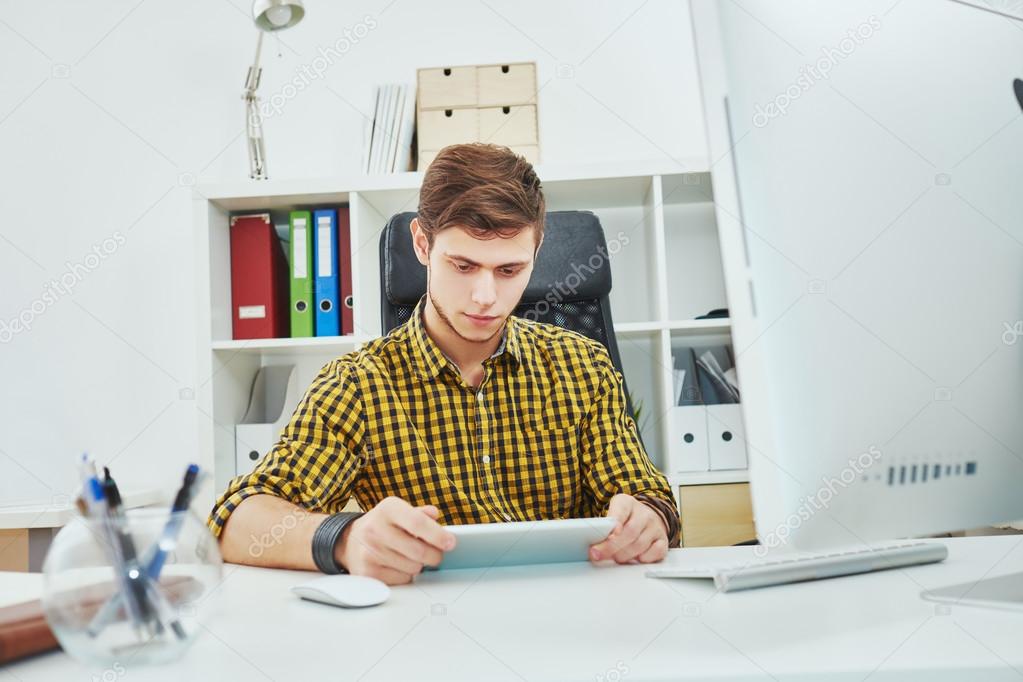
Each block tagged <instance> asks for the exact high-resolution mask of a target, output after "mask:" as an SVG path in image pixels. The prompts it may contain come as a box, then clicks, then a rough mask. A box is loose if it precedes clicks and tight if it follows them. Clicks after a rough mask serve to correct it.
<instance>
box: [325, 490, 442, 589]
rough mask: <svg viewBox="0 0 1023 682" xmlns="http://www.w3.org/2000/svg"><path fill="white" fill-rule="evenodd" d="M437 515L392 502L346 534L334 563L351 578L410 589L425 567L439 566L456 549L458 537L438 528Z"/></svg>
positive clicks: (351, 526)
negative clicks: (342, 568) (373, 579)
mask: <svg viewBox="0 0 1023 682" xmlns="http://www.w3.org/2000/svg"><path fill="white" fill-rule="evenodd" d="M439 515H440V512H439V510H438V509H437V507H435V506H433V505H432V504H428V505H424V506H422V507H413V506H412V505H410V504H409V503H408V502H406V501H405V500H403V499H401V498H399V497H388V498H386V499H384V500H381V502H380V503H379V504H377V505H376V506H375V507H373V508H372V509H370V510H369V511H368V512H366V513H365V514H364V515H363V516H360V517H359V518H358V519H356V520H355V521H352V522H351V523H350V524H349V525H348V527H347V528H345V530H344V532H343V533H342V534H341V539H340V540H339V541H338V543H337V547H335V548H334V557H335V558H336V559H337V560H338V562H340V564H341V565H342V566H344V567H345V568H346V569H347V570H348V572H349V573H351V574H353V575H365V576H369V577H371V578H377V579H378V580H382V581H384V582H385V583H387V584H388V585H403V584H405V583H410V582H412V579H413V577H414V576H416V575H417V574H418V573H419V572H420V571H422V570H423V566H424V565H429V566H436V565H437V564H439V563H440V562H441V559H442V558H443V556H444V552H445V551H447V550H450V549H454V547H455V536H454V534H452V533H451V532H449V531H446V530H444V527H443V526H441V525H440V524H439V523H437V517H438V516H439Z"/></svg>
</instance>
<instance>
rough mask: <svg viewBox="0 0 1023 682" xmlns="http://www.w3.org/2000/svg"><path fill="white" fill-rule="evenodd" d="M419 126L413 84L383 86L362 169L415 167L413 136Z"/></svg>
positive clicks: (387, 170)
mask: <svg viewBox="0 0 1023 682" xmlns="http://www.w3.org/2000/svg"><path fill="white" fill-rule="evenodd" d="M415 125H416V93H415V87H414V86H412V85H381V86H379V87H378V88H377V92H376V105H375V106H374V108H373V121H372V124H371V125H370V126H368V129H367V131H366V135H365V142H364V145H363V153H362V157H363V170H364V171H365V172H366V173H368V174H380V173H403V172H405V171H408V170H411V169H412V136H413V132H414V131H415Z"/></svg>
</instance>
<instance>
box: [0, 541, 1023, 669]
mask: <svg viewBox="0 0 1023 682" xmlns="http://www.w3.org/2000/svg"><path fill="white" fill-rule="evenodd" d="M942 542H946V543H947V544H948V546H949V549H950V555H949V558H948V559H947V560H946V561H945V562H944V563H942V564H934V565H930V566H920V567H914V568H911V569H906V570H895V571H888V572H884V573H875V574H871V575H861V576H854V577H848V578H840V579H835V580H828V581H821V582H815V583H804V584H801V585H787V586H782V587H772V588H768V589H763V590H754V591H749V592H738V593H731V594H720V593H718V594H716V593H715V591H714V587H713V585H712V584H711V583H710V582H709V581H699V580H675V581H665V580H654V579H651V578H646V577H644V576H643V572H644V571H645V570H646V567H644V566H638V565H637V566H615V565H613V564H611V565H606V566H590V565H588V564H584V563H581V564H562V565H553V566H534V567H511V568H498V569H491V570H489V571H483V570H476V569H467V570H461V571H449V572H441V573H428V574H424V575H422V576H420V577H418V578H417V579H416V584H415V585H411V586H404V587H399V588H395V589H394V591H393V593H392V595H391V599H390V600H389V601H388V602H387V603H385V604H383V605H382V606H378V607H373V608H369V609H364V610H358V611H349V610H341V609H336V608H333V607H329V606H324V605H320V604H315V603H312V602H305V601H301V600H299V599H298V598H296V597H294V596H293V595H292V594H291V593H290V592H289V591H288V587H289V586H291V585H292V584H295V583H296V582H299V581H302V580H306V579H309V578H311V577H314V576H313V574H310V573H303V572H294V571H273V570H265V569H254V568H248V567H240V566H233V565H227V566H225V573H224V581H223V583H222V585H221V587H220V588H219V589H218V590H217V591H216V592H215V593H214V594H213V596H211V597H210V598H209V600H208V601H209V604H208V606H209V607H210V608H211V609H214V608H216V609H219V610H220V613H219V614H212V613H210V614H207V613H205V607H204V609H202V611H203V612H202V613H201V615H200V620H201V622H203V623H204V626H205V627H206V628H207V631H206V632H203V633H202V634H201V636H200V638H199V639H198V641H196V643H195V645H194V647H193V648H192V649H191V650H190V651H189V652H188V654H187V655H186V657H185V658H184V659H183V660H182V661H181V662H179V663H176V664H174V665H172V666H168V667H165V668H146V667H143V666H139V665H132V663H131V661H124V662H123V663H122V664H123V666H124V675H125V679H126V680H167V681H174V682H179V681H180V680H182V679H187V680H191V679H195V680H221V679H224V680H227V679H230V680H239V679H256V680H267V679H271V680H278V681H283V680H298V679H309V680H316V681H319V680H328V679H329V680H367V681H372V680H400V681H402V682H404V681H406V680H427V679H431V680H432V679H437V680H472V681H473V682H478V681H479V680H522V679H525V680H541V679H542V680H549V679H560V680H567V679H573V680H589V681H592V680H598V681H601V680H605V681H608V682H613V681H618V680H620V681H621V682H634V681H638V680H649V679H658V680H662V679H713V680H718V681H722V680H771V679H774V680H800V681H807V680H818V679H822V678H827V679H841V680H857V681H859V680H863V679H865V678H867V677H868V676H869V679H870V680H900V681H904V680H931V681H933V680H982V681H984V682H992V681H999V680H1016V681H1018V680H1019V679H1020V677H1021V676H1023V646H1021V644H1020V638H1021V636H1023V613H1020V612H1010V611H995V610H987V609H978V608H973V607H966V606H952V607H950V608H946V607H939V605H937V604H934V603H932V602H927V601H923V600H922V599H920V597H919V596H918V595H919V592H920V590H921V588H932V587H939V586H944V585H949V584H954V583H960V582H966V581H969V580H976V579H978V578H980V577H982V576H984V575H988V576H996V575H1004V574H1006V573H1011V572H1016V571H1021V570H1023V536H1001V537H986V538H957V539H951V540H943V541H942ZM751 551H752V548H749V547H729V548H720V549H708V550H693V549H688V550H672V551H671V552H670V554H669V558H668V561H670V562H672V563H676V562H683V561H685V560H686V556H697V554H696V553H700V552H712V553H715V554H719V555H720V556H723V557H727V558H729V559H737V560H738V559H742V558H744V557H746V556H748V555H749V554H750V552H751ZM8 581H10V582H8ZM13 584H14V581H13V579H12V578H11V576H10V575H9V574H7V575H4V576H2V577H0V594H3V593H4V592H9V591H10V588H4V587H3V586H4V585H8V586H10V585H13ZM1013 666H1014V667H1015V669H1014V668H1013ZM6 672H9V673H11V674H12V677H11V679H16V680H21V681H24V682H34V681H36V680H47V681H49V680H58V679H59V680H69V679H90V678H91V679H107V678H105V677H103V676H102V675H103V672H104V671H102V670H97V669H86V668H83V667H81V666H79V665H78V664H77V663H75V662H74V661H73V660H71V659H70V658H69V657H68V656H67V655H65V654H64V653H62V652H55V653H52V654H44V655H42V656H39V657H36V658H34V659H30V660H27V661H23V662H20V663H17V664H14V665H11V666H8V667H7V668H6ZM107 674H108V675H114V672H113V671H107ZM111 679H112V678H111Z"/></svg>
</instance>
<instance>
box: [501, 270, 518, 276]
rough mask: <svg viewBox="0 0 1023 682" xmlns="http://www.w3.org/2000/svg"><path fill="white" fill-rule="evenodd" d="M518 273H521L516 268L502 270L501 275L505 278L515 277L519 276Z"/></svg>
mask: <svg viewBox="0 0 1023 682" xmlns="http://www.w3.org/2000/svg"><path fill="white" fill-rule="evenodd" d="M518 272H519V271H518V270H516V269H514V268H501V274H502V275H504V276H505V277H514V276H515V275H517V274H518Z"/></svg>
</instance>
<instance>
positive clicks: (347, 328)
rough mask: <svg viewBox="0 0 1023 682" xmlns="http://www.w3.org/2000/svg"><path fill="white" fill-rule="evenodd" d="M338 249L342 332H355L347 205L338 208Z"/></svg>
mask: <svg viewBox="0 0 1023 682" xmlns="http://www.w3.org/2000/svg"><path fill="white" fill-rule="evenodd" d="M337 250H338V256H339V258H340V259H341V264H340V267H339V268H338V269H339V270H340V271H341V273H340V274H341V286H340V289H341V291H340V294H341V333H342V334H354V333H355V305H354V303H353V301H352V222H351V214H350V213H349V211H348V207H347V206H342V207H341V208H339V209H338V210H337Z"/></svg>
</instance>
